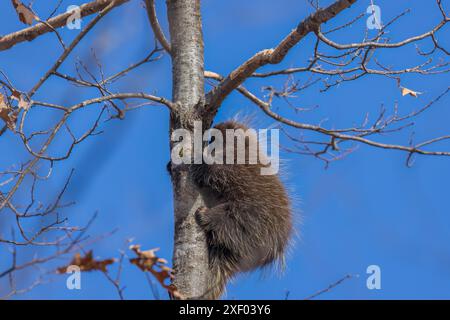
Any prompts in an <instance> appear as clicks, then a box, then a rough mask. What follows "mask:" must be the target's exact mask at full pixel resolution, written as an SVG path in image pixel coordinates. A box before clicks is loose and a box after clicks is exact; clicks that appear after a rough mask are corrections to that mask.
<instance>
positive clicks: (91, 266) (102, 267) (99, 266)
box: [58, 250, 116, 273]
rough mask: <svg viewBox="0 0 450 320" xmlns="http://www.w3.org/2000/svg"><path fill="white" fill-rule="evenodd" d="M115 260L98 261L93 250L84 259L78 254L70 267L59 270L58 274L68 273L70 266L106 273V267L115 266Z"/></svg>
mask: <svg viewBox="0 0 450 320" xmlns="http://www.w3.org/2000/svg"><path fill="white" fill-rule="evenodd" d="M115 261H116V260H115V259H105V260H96V259H95V258H94V255H93V253H92V250H91V251H89V252H88V253H86V255H85V256H84V257H82V256H81V255H80V254H79V253H76V254H75V256H74V257H73V259H72V261H71V262H70V263H69V265H67V266H65V267H61V268H58V273H66V270H67V268H68V267H69V266H73V265H75V266H78V267H80V270H81V271H103V272H106V271H107V270H106V267H107V266H109V265H110V264H113V263H114V262H115Z"/></svg>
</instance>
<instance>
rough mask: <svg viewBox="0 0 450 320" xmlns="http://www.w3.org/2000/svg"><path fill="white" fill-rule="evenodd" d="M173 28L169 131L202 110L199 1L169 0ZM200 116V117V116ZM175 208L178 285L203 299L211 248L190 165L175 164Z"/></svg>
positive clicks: (187, 123) (186, 294)
mask: <svg viewBox="0 0 450 320" xmlns="http://www.w3.org/2000/svg"><path fill="white" fill-rule="evenodd" d="M166 3H167V14H168V19H169V26H170V38H171V48H172V49H171V55H172V76H173V84H172V85H173V89H172V90H173V101H174V102H175V103H176V104H177V108H176V110H175V111H174V112H172V114H171V123H170V132H171V133H172V131H173V130H175V129H179V128H184V129H189V130H192V128H193V121H194V120H196V119H198V117H199V116H198V115H199V114H200V113H201V112H200V110H199V109H203V108H204V75H203V72H204V66H203V35H202V23H201V14H200V0H167V1H166ZM198 120H200V119H198ZM172 183H173V193H174V209H175V239H174V240H175V241H174V252H173V268H174V275H175V278H174V281H173V283H174V285H175V286H176V288H177V289H178V290H179V291H180V293H181V294H182V295H183V297H185V298H187V299H189V298H200V297H202V295H203V294H204V293H205V292H206V291H207V284H208V251H207V247H206V240H205V235H204V233H203V231H202V230H201V229H200V228H199V227H198V225H197V223H196V221H195V218H194V214H195V211H196V210H197V209H198V208H199V207H200V206H202V205H204V200H203V199H202V196H201V194H200V193H199V191H198V188H197V187H196V185H194V184H193V183H192V181H191V180H190V177H189V174H188V171H187V170H186V167H183V166H177V168H173V167H172Z"/></svg>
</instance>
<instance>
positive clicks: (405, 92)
mask: <svg viewBox="0 0 450 320" xmlns="http://www.w3.org/2000/svg"><path fill="white" fill-rule="evenodd" d="M419 94H422V93H421V92H417V91H413V90H411V89H408V88H405V87H402V96H406V95H410V96H412V97H414V98H417V97H418V96H419Z"/></svg>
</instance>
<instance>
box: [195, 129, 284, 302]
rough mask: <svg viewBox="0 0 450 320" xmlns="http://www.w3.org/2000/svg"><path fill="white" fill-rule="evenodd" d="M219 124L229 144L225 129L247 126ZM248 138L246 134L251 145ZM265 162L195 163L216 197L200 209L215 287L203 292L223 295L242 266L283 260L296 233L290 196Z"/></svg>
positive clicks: (204, 184) (202, 184) (198, 180)
mask: <svg viewBox="0 0 450 320" xmlns="http://www.w3.org/2000/svg"><path fill="white" fill-rule="evenodd" d="M215 128H216V129H219V130H221V132H222V134H223V141H224V145H225V143H226V132H225V130H226V129H243V130H247V129H248V127H247V126H246V125H244V124H242V123H239V122H236V121H227V122H223V123H220V124H218V125H217V126H215ZM248 142H249V140H248V138H247V139H246V151H248ZM235 150H236V140H235ZM235 157H236V152H235ZM224 162H225V161H224ZM262 166H263V165H262V164H261V163H259V162H258V163H257V164H249V163H248V157H246V163H245V164H212V165H208V164H205V163H204V164H197V165H191V167H190V171H191V175H192V177H193V179H194V181H195V182H196V184H198V185H199V187H201V190H202V192H205V193H207V196H206V198H208V197H209V198H212V199H214V201H213V203H212V204H209V203H207V206H208V208H206V207H202V208H200V209H199V210H198V211H197V213H196V219H197V221H198V223H199V225H200V226H201V227H202V228H203V229H204V231H205V232H206V235H207V241H208V248H209V261H210V262H209V263H210V272H211V279H210V285H211V287H210V288H209V290H208V292H206V293H205V295H204V296H203V297H202V298H205V299H218V298H220V296H221V295H222V294H223V292H224V289H225V285H226V283H227V281H228V280H229V279H230V278H232V277H233V276H234V275H235V274H237V273H239V272H247V271H251V270H254V269H257V268H260V267H264V266H267V265H270V264H272V263H273V262H277V261H278V262H283V261H284V253H285V251H286V248H287V246H288V244H289V240H290V237H291V233H292V213H291V211H292V210H291V206H290V201H289V196H288V194H287V191H286V188H285V186H284V185H283V183H282V182H281V181H280V179H279V177H278V176H277V175H261V170H260V169H261V167H262Z"/></svg>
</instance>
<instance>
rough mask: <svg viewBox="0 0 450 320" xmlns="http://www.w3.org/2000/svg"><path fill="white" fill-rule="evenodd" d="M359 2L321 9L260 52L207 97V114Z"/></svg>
mask: <svg viewBox="0 0 450 320" xmlns="http://www.w3.org/2000/svg"><path fill="white" fill-rule="evenodd" d="M356 1H357V0H338V1H336V2H335V3H333V4H332V5H330V6H328V7H327V8H325V9H319V10H318V11H316V12H315V13H313V14H312V15H310V16H309V17H308V18H306V19H305V20H304V21H302V22H301V23H300V24H299V25H298V26H297V28H296V29H294V30H292V31H291V32H290V33H289V34H288V35H287V36H286V37H285V38H284V39H283V40H282V41H281V42H280V43H279V44H278V46H277V47H276V48H275V49H266V50H263V51H260V52H258V53H257V54H255V55H254V56H253V57H251V58H250V59H248V60H247V61H246V62H244V63H243V64H242V65H240V66H239V67H238V68H236V69H235V70H234V71H233V72H231V73H230V75H228V76H227V77H226V78H225V79H224V80H223V81H222V82H221V83H220V84H219V85H218V86H217V87H216V88H214V89H213V90H211V92H209V93H208V95H207V99H206V101H207V105H208V108H207V110H206V113H207V114H210V115H211V114H212V116H213V115H214V114H215V113H216V112H217V110H218V108H219V106H220V104H221V103H222V101H223V100H224V99H225V98H226V97H227V96H228V95H229V94H230V93H231V92H232V91H233V90H234V89H236V88H237V87H239V85H241V84H242V83H243V82H244V81H245V80H246V79H247V78H248V77H250V76H251V75H252V74H253V73H254V72H255V71H256V70H257V69H258V68H260V67H262V66H264V65H267V64H278V63H280V62H281V61H282V60H283V59H284V57H285V56H286V55H287V53H288V52H289V50H290V49H292V47H294V46H295V45H296V44H297V43H298V42H300V40H302V39H303V38H304V37H305V36H306V35H308V34H309V33H310V32H312V31H313V32H316V31H317V30H318V29H319V27H320V25H321V24H322V23H324V22H327V21H328V20H330V19H332V18H334V17H335V16H336V15H337V14H339V13H340V12H341V11H342V10H344V9H347V8H349V7H350V6H351V5H352V4H353V3H355V2H356Z"/></svg>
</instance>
